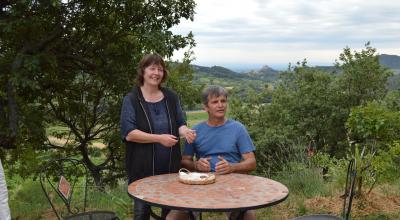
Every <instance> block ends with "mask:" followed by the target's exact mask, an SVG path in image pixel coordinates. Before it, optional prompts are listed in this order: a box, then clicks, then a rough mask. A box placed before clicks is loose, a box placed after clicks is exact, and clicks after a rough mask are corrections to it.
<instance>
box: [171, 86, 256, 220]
mask: <svg viewBox="0 0 400 220" xmlns="http://www.w3.org/2000/svg"><path fill="white" fill-rule="evenodd" d="M202 102H203V107H204V109H205V111H206V112H207V113H208V119H207V121H204V122H201V123H199V124H197V125H195V126H194V127H193V130H195V131H196V140H195V141H194V142H193V143H191V144H189V143H187V142H186V143H185V149H184V152H183V156H182V166H183V167H185V168H187V169H189V170H192V171H200V172H215V173H216V174H228V173H233V172H234V173H247V172H249V171H252V170H254V169H255V168H256V159H255V156H254V153H253V151H254V150H255V147H254V145H253V142H252V140H251V139H250V136H249V134H248V132H247V130H246V128H245V127H244V126H243V125H242V124H241V123H240V122H237V121H235V120H231V119H227V118H226V117H225V114H226V111H227V108H228V93H227V91H226V90H225V89H224V88H223V87H221V86H210V87H208V88H206V89H205V90H204V91H203V94H202ZM194 157H195V158H197V159H196V160H194ZM238 214H240V213H236V212H231V213H227V215H228V217H229V219H231V218H233V216H235V215H238ZM168 217H170V218H168V219H187V218H188V213H184V212H182V211H175V210H174V211H172V212H171V213H170V216H168ZM244 219H245V220H252V219H256V216H255V212H254V211H253V210H249V211H246V212H245V213H244Z"/></svg>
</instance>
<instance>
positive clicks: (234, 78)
mask: <svg viewBox="0 0 400 220" xmlns="http://www.w3.org/2000/svg"><path fill="white" fill-rule="evenodd" d="M379 62H380V63H381V64H382V65H384V66H386V67H388V68H390V69H391V70H393V72H394V73H395V76H393V77H391V78H390V79H389V83H391V84H393V83H394V81H395V82H397V80H398V78H400V76H399V75H400V56H397V55H388V54H382V55H379ZM192 67H193V70H194V80H195V82H197V83H202V84H219V85H222V86H226V87H252V88H263V87H264V86H265V84H274V81H276V80H277V79H278V76H279V73H280V71H278V70H274V69H273V68H271V67H269V66H268V65H265V66H263V67H262V68H261V69H259V70H252V71H249V72H244V73H238V72H235V71H233V70H230V69H227V68H225V67H222V66H212V67H205V66H199V65H192ZM315 68H318V69H321V70H324V71H326V72H336V73H339V74H340V71H339V70H337V69H336V67H335V66H316V67H315ZM393 85H394V84H393ZM393 85H392V86H391V87H393ZM396 85H397V84H396ZM395 87H397V86H395Z"/></svg>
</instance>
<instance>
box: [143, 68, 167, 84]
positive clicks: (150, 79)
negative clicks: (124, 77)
mask: <svg viewBox="0 0 400 220" xmlns="http://www.w3.org/2000/svg"><path fill="white" fill-rule="evenodd" d="M163 77H164V69H163V67H162V66H161V65H157V64H152V65H150V66H148V67H146V68H145V69H144V74H143V84H147V85H151V86H159V85H160V84H161V81H162V79H163Z"/></svg>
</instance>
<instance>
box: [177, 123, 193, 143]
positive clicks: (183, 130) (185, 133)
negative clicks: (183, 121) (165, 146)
mask: <svg viewBox="0 0 400 220" xmlns="http://www.w3.org/2000/svg"><path fill="white" fill-rule="evenodd" d="M179 135H180V136H181V137H184V138H185V139H186V141H187V142H188V143H189V144H191V143H193V141H194V140H195V139H196V131H195V130H192V129H190V128H188V127H187V126H186V125H182V126H180V127H179Z"/></svg>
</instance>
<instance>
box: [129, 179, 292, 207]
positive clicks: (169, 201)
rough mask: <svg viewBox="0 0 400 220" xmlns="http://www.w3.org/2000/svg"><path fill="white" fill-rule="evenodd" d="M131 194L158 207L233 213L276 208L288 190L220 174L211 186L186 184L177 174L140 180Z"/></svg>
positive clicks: (268, 181)
mask: <svg viewBox="0 0 400 220" xmlns="http://www.w3.org/2000/svg"><path fill="white" fill-rule="evenodd" d="M128 193H129V195H130V196H131V197H133V198H135V199H140V200H143V201H145V202H147V203H149V204H151V205H155V206H158V207H166V208H174V209H184V210H193V211H232V210H240V209H255V208H261V207H266V206H271V205H275V204H277V203H280V202H282V201H283V200H285V199H286V198H287V196H288V194H289V190H288V188H287V187H286V186H284V185H283V184H281V183H279V182H277V181H274V180H271V179H267V178H264V177H259V176H252V175H246V174H237V173H231V174H227V175H217V176H216V182H215V183H212V184H208V185H187V184H184V183H181V182H179V180H178V174H177V173H173V174H164V175H158V176H151V177H147V178H144V179H140V180H137V181H135V182H133V183H131V184H130V185H129V186H128Z"/></svg>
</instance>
